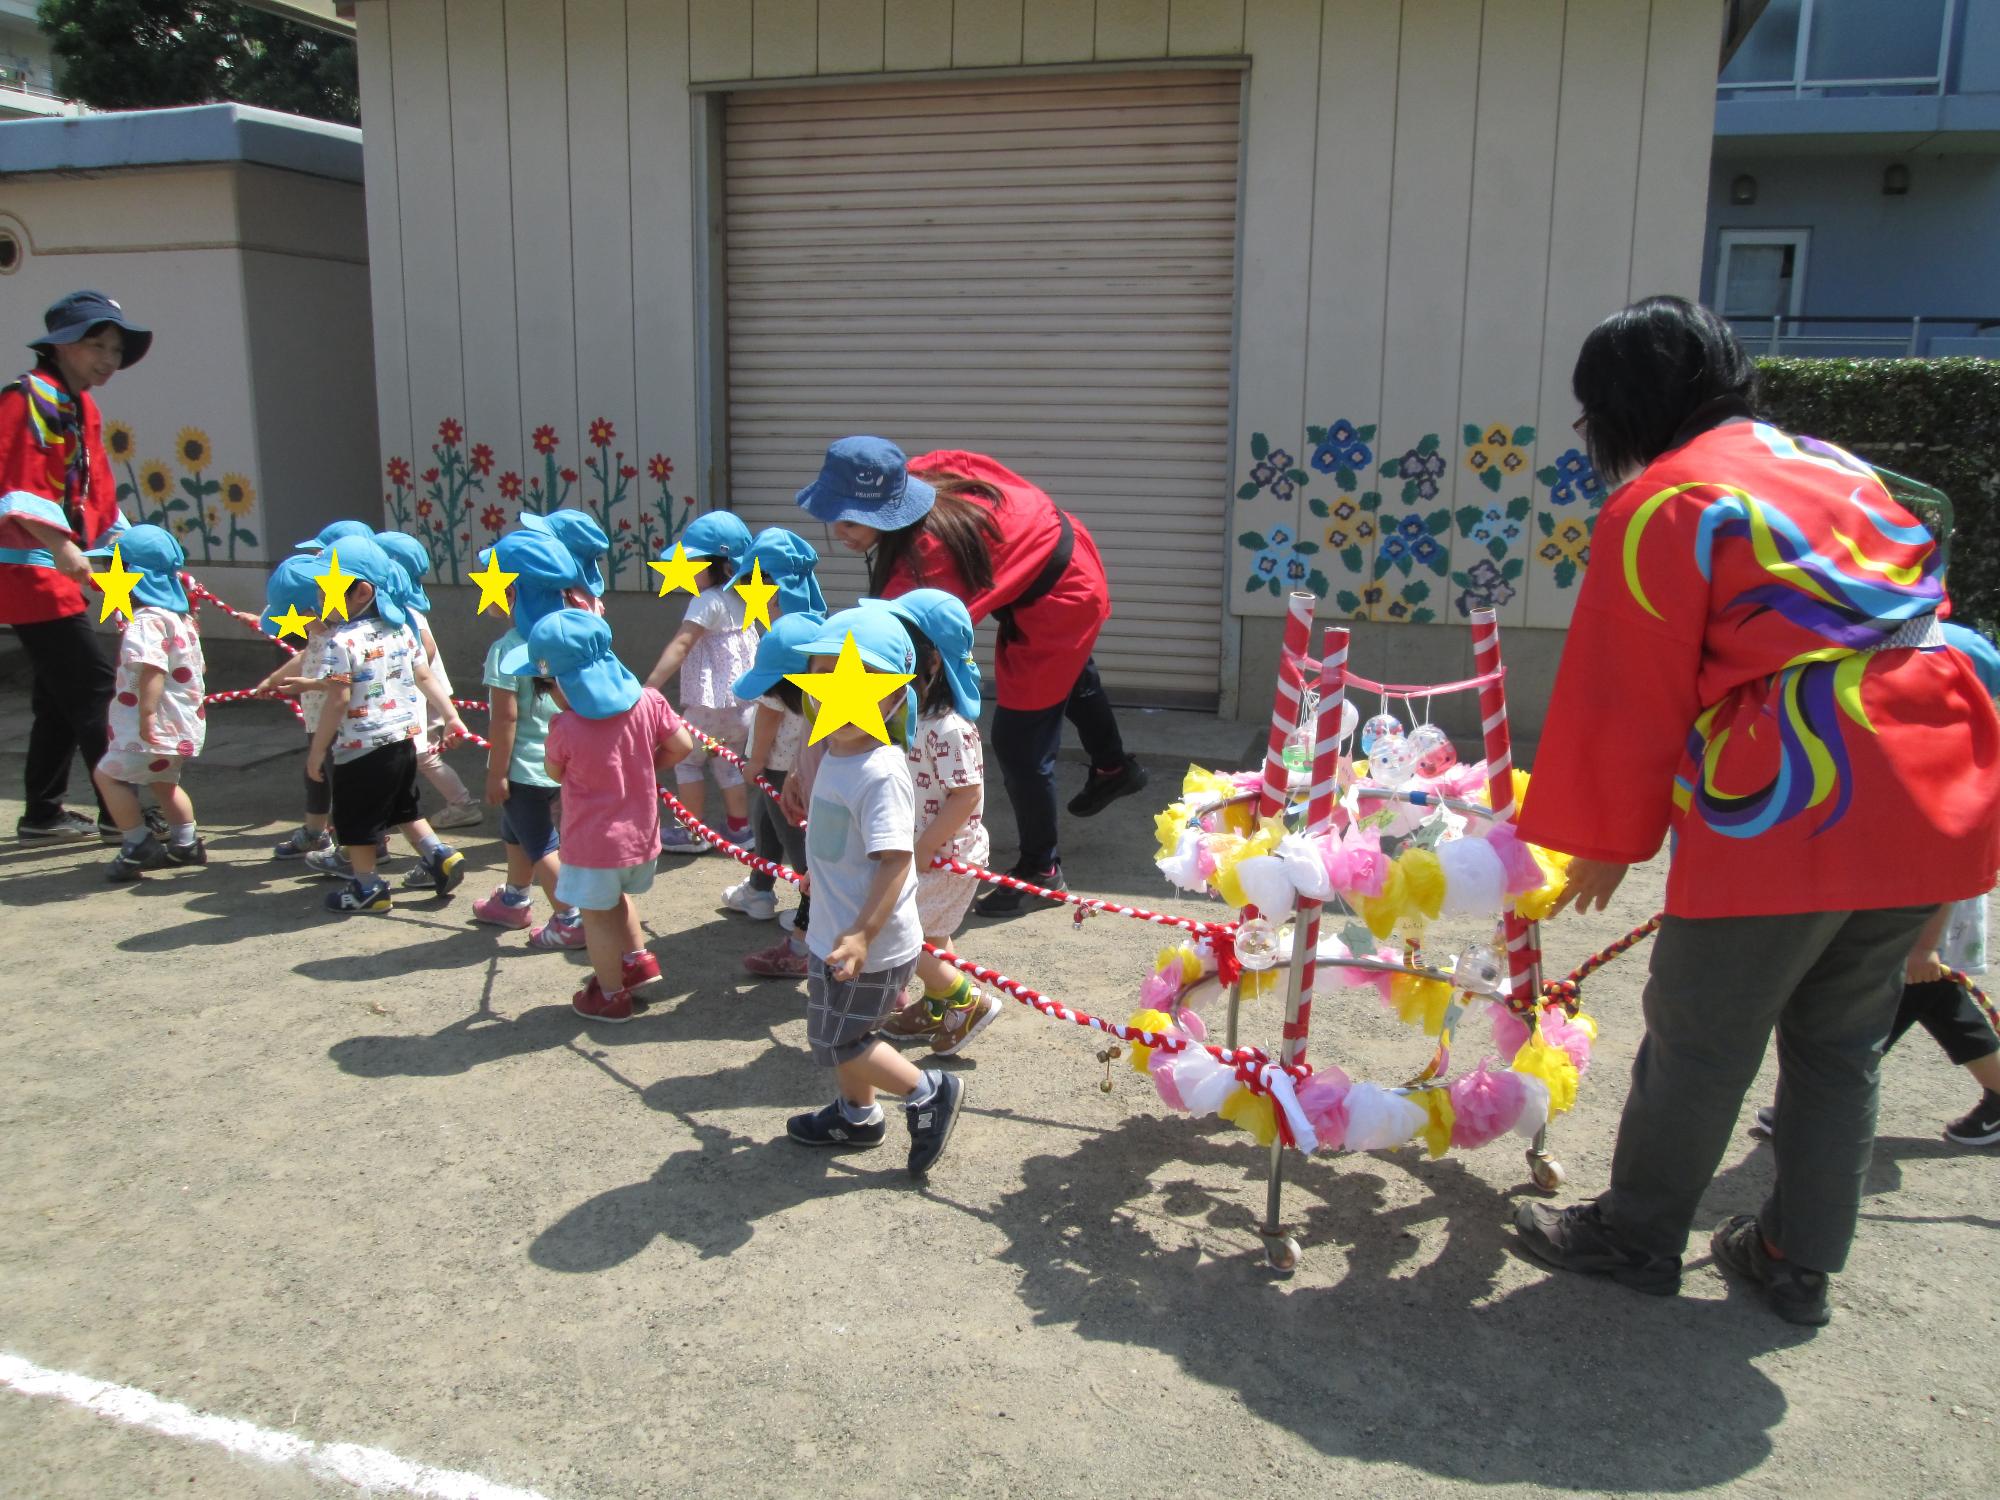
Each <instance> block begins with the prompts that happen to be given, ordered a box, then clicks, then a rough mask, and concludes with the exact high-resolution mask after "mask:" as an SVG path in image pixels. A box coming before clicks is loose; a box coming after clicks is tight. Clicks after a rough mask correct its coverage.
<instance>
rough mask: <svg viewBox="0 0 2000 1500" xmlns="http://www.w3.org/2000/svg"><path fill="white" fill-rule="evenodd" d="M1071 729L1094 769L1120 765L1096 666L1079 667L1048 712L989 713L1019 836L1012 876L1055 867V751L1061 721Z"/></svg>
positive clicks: (1120, 745) (1119, 745) (1121, 754)
mask: <svg viewBox="0 0 2000 1500" xmlns="http://www.w3.org/2000/svg"><path fill="white" fill-rule="evenodd" d="M1064 719H1068V720H1069V721H1070V723H1072V724H1074V725H1075V726H1076V734H1077V738H1078V739H1080V740H1082V741H1083V751H1084V754H1085V755H1087V756H1089V757H1090V764H1091V766H1092V767H1093V768H1096V769H1099V770H1106V771H1109V770H1112V769H1114V768H1116V767H1118V766H1121V765H1123V764H1124V763H1125V742H1124V740H1122V739H1121V738H1119V735H1118V720H1117V719H1116V718H1114V717H1113V716H1112V713H1111V700H1110V699H1109V698H1107V697H1106V696H1105V695H1104V684H1103V683H1101V682H1099V681H1098V680H1097V662H1096V660H1095V659H1094V658H1093V659H1092V660H1089V661H1086V662H1085V663H1084V664H1083V670H1082V671H1081V672H1079V673H1078V674H1077V678H1076V685H1075V686H1074V687H1072V688H1071V689H1070V690H1069V696H1068V697H1067V698H1065V699H1063V700H1062V701H1061V702H1060V703H1051V704H1050V705H1049V706H1048V707H1047V708H1008V707H1007V706H1006V705H1005V704H1002V705H1001V706H1000V707H998V708H996V709H994V710H993V758H994V759H995V760H997V761H998V762H999V763H1000V779H1001V781H1002V783H1003V784H1004V785H1005V786H1006V788H1007V800H1008V801H1009V802H1011V803H1012V804H1013V806H1014V826H1015V827H1016V829H1018V830H1019V832H1020V842H1021V857H1020V859H1019V861H1017V862H1016V864H1015V866H1014V869H1015V872H1016V873H1018V874H1021V875H1024V876H1032V875H1040V874H1043V873H1044V872H1046V871H1048V870H1052V869H1054V868H1055V867H1056V864H1057V863H1058V861H1059V858H1060V855H1059V852H1058V850H1057V848H1056V752H1057V751H1058V750H1060V749H1061V748H1062V726H1063V720H1064Z"/></svg>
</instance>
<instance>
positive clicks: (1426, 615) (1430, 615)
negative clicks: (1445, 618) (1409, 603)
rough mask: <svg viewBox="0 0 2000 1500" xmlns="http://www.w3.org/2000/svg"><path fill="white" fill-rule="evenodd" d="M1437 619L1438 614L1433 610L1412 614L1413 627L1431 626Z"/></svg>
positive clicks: (1415, 611)
mask: <svg viewBox="0 0 2000 1500" xmlns="http://www.w3.org/2000/svg"><path fill="white" fill-rule="evenodd" d="M1436 619H1437V614H1436V612H1435V611H1433V610H1428V609H1419V610H1413V611H1411V613H1410V623H1411V624H1412V625H1429V624H1431V623H1433V622H1434V621H1435V620H1436Z"/></svg>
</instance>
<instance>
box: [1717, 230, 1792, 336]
mask: <svg viewBox="0 0 2000 1500" xmlns="http://www.w3.org/2000/svg"><path fill="white" fill-rule="evenodd" d="M1807 238H1808V235H1807V231H1806V230H1803V229H1775V230H1773V229H1725V230H1723V231H1722V243H1721V247H1720V253H1719V254H1718V255H1717V257H1716V266H1715V301H1716V310H1717V311H1718V312H1720V313H1721V314H1722V315H1723V317H1725V318H1732V319H1734V318H1747V319H1751V320H1753V321H1754V320H1764V319H1773V320H1775V319H1779V318H1795V317H1797V316H1798V315H1799V309H1800V308H1801V306H1802V305H1803V304H1804V301H1805V290H1806V240H1807Z"/></svg>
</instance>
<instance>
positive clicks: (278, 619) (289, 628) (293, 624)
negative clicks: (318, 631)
mask: <svg viewBox="0 0 2000 1500" xmlns="http://www.w3.org/2000/svg"><path fill="white" fill-rule="evenodd" d="M271 623H272V624H273V625H275V626H277V627H278V639H279V640H281V641H282V640H283V639H284V638H285V637H286V636H288V635H296V636H297V637H298V638H299V639H300V640H302V641H303V640H305V639H307V635H306V626H308V625H309V624H311V623H312V616H311V615H302V614H300V613H299V607H298V606H297V605H296V604H288V605H286V606H285V612H284V613H283V614H281V615H272V616H271Z"/></svg>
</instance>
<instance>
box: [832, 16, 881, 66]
mask: <svg viewBox="0 0 2000 1500" xmlns="http://www.w3.org/2000/svg"><path fill="white" fill-rule="evenodd" d="M819 70H820V72H822V73H879V72H881V71H882V0H819Z"/></svg>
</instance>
